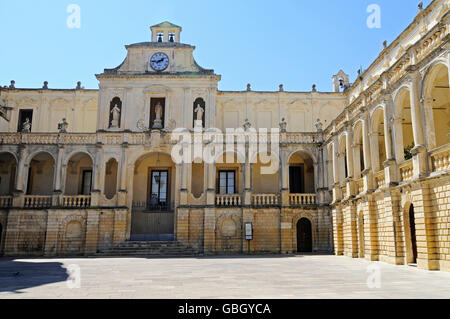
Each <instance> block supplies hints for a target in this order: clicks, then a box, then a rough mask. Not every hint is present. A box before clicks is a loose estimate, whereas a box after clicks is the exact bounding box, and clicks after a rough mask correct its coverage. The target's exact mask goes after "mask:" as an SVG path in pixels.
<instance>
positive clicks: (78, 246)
mask: <svg viewBox="0 0 450 319" xmlns="http://www.w3.org/2000/svg"><path fill="white" fill-rule="evenodd" d="M82 231H83V227H82V225H81V223H80V222H79V221H71V222H69V223H68V224H67V226H66V233H65V240H64V252H65V253H71V254H79V253H81V252H83V246H84V245H83V233H82Z"/></svg>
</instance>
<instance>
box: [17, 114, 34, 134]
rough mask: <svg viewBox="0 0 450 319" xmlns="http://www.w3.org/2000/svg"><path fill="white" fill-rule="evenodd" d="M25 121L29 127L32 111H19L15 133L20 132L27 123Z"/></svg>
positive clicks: (31, 121)
mask: <svg viewBox="0 0 450 319" xmlns="http://www.w3.org/2000/svg"><path fill="white" fill-rule="evenodd" d="M27 119H28V122H29V123H30V125H31V124H32V123H33V110H19V121H18V122H17V132H22V130H23V124H24V123H25V122H26V121H27ZM30 131H31V129H30Z"/></svg>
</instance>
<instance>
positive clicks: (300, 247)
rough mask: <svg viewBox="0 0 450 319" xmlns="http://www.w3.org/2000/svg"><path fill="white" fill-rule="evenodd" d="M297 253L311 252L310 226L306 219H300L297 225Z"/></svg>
mask: <svg viewBox="0 0 450 319" xmlns="http://www.w3.org/2000/svg"><path fill="white" fill-rule="evenodd" d="M297 252H299V253H311V252H312V226H311V222H310V221H309V219H307V218H302V219H300V220H299V221H298V223H297Z"/></svg>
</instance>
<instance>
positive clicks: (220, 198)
mask: <svg viewBox="0 0 450 319" xmlns="http://www.w3.org/2000/svg"><path fill="white" fill-rule="evenodd" d="M241 203H242V199H241V195H239V194H232V195H216V206H218V207H239V206H241Z"/></svg>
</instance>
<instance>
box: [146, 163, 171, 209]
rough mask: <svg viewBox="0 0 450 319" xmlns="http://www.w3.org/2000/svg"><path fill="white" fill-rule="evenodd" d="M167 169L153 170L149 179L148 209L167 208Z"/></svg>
mask: <svg viewBox="0 0 450 319" xmlns="http://www.w3.org/2000/svg"><path fill="white" fill-rule="evenodd" d="M168 176H169V171H167V170H164V171H161V170H154V171H152V173H151V180H150V198H149V205H148V206H149V208H150V209H163V208H167V203H168V194H167V191H168V181H169V178H168Z"/></svg>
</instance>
